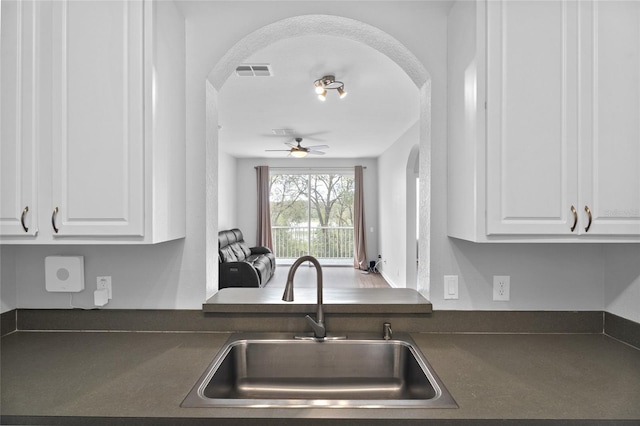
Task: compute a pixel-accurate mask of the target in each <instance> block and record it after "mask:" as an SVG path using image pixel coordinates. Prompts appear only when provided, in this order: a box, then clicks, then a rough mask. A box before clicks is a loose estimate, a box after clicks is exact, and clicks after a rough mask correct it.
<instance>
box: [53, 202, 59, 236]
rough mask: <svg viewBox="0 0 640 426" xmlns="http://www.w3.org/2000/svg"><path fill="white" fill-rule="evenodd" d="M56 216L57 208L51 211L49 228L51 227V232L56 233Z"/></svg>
mask: <svg viewBox="0 0 640 426" xmlns="http://www.w3.org/2000/svg"><path fill="white" fill-rule="evenodd" d="M57 216H58V208H57V207H56V208H55V209H53V214H52V215H51V226H53V232H55V233H56V234H57V233H58V228H56V217H57Z"/></svg>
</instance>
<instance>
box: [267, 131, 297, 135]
mask: <svg viewBox="0 0 640 426" xmlns="http://www.w3.org/2000/svg"><path fill="white" fill-rule="evenodd" d="M271 132H272V133H273V134H274V135H276V136H291V135H293V134H294V133H295V132H294V131H293V129H272V130H271Z"/></svg>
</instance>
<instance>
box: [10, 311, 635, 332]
mask: <svg viewBox="0 0 640 426" xmlns="http://www.w3.org/2000/svg"><path fill="white" fill-rule="evenodd" d="M603 316H604V315H603V312H602V311H578V312H573V311H433V312H432V313H423V314H406V313H404V314H403V313H397V314H388V313H387V314H379V313H378V314H376V313H374V312H371V313H368V314H362V313H359V314H346V313H333V314H328V315H327V317H326V321H327V325H328V327H329V328H330V329H332V330H333V331H341V332H377V331H379V330H380V327H381V326H382V323H383V322H387V321H390V322H392V324H393V327H394V330H397V331H404V332H410V333H559V334H561V333H567V334H571V333H590V334H602V332H603ZM610 325H611V327H612V330H613V331H612V333H614V334H615V336H621V337H622V338H624V335H622V333H619V332H618V333H617V332H616V331H615V330H617V328H615V327H614V325H615V323H611V324H610ZM3 326H4V322H3ZM8 327H9V328H11V327H12V326H11V325H9V326H8ZM13 327H14V329H15V328H17V329H18V330H19V331H39V330H42V331H62V330H68V331H152V332H229V331H239V330H241V331H252V332H254V331H255V332H273V331H299V330H305V329H306V327H307V325H306V323H305V321H304V315H302V314H301V313H299V312H280V313H249V312H237V313H208V312H203V311H201V310H116V309H104V310H99V309H94V310H80V309H18V310H17V324H16V325H15V326H13ZM623 330H626V328H623ZM614 334H611V335H612V336H613V335H614ZM616 338H619V337H616ZM622 338H621V339H620V340H622Z"/></svg>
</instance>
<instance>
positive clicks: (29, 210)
mask: <svg viewBox="0 0 640 426" xmlns="http://www.w3.org/2000/svg"><path fill="white" fill-rule="evenodd" d="M1 7H2V11H1V12H0V17H1V18H2V22H1V23H0V30H1V31H2V32H1V34H0V42H1V43H2V45H1V47H0V50H1V54H2V59H1V62H0V63H1V64H2V69H1V70H0V138H1V139H0V141H1V144H0V191H2V192H0V194H2V198H1V199H0V234H1V235H12V236H18V237H21V236H34V235H36V234H37V233H38V221H37V217H36V216H35V215H36V214H37V212H38V197H37V190H38V185H37V177H38V174H37V167H38V163H37V153H38V149H37V145H36V138H37V133H36V132H37V122H36V117H37V114H36V108H37V102H38V98H37V97H36V96H37V93H36V91H35V88H36V87H35V84H36V77H37V73H36V64H35V57H34V55H35V52H36V25H37V24H38V22H37V18H38V15H37V9H36V7H35V4H34V3H28V2H18V1H2V6H1Z"/></svg>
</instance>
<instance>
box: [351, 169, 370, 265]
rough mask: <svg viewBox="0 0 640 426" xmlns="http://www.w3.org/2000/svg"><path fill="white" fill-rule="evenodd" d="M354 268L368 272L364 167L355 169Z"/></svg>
mask: <svg viewBox="0 0 640 426" xmlns="http://www.w3.org/2000/svg"><path fill="white" fill-rule="evenodd" d="M353 204H354V206H353V216H354V217H353V242H354V257H353V267H354V268H357V269H362V270H366V269H367V268H368V265H367V249H366V247H367V244H366V241H365V234H366V227H365V224H364V196H363V191H362V166H356V169H355V191H354V194H353Z"/></svg>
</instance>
